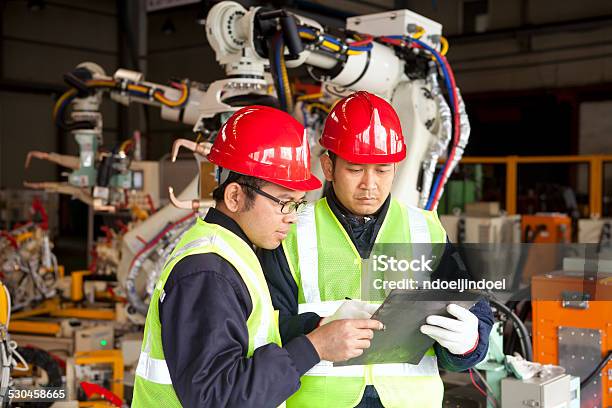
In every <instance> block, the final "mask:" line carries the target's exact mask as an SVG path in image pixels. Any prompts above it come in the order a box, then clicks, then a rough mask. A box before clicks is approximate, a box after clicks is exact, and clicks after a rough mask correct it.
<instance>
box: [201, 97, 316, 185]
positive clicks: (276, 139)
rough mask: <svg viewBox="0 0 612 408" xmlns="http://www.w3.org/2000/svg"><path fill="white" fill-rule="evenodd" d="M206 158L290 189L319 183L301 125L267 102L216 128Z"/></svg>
mask: <svg viewBox="0 0 612 408" xmlns="http://www.w3.org/2000/svg"><path fill="white" fill-rule="evenodd" d="M208 160H209V161H210V162H211V163H214V164H216V165H217V166H219V167H222V168H225V169H228V170H231V171H234V172H236V173H240V174H244V175H247V176H253V177H257V178H260V179H263V180H266V181H269V182H272V183H275V184H278V185H280V186H283V187H286V188H288V189H291V190H298V191H310V190H316V189H317V188H319V187H321V182H320V181H319V179H317V178H316V177H315V176H313V175H312V174H311V173H310V148H309V146H308V139H307V138H306V132H305V131H304V126H302V125H301V124H300V122H298V121H297V120H295V119H294V118H293V117H292V116H291V115H289V114H287V113H285V112H282V111H280V110H278V109H274V108H270V107H268V106H258V105H255V106H248V107H245V108H242V109H240V110H238V111H236V112H234V114H233V115H232V116H231V117H230V118H229V119H228V120H227V122H225V124H224V125H223V126H222V127H221V129H220V130H219V133H218V134H217V138H216V139H215V142H214V143H213V146H212V148H211V149H210V153H209V154H208Z"/></svg>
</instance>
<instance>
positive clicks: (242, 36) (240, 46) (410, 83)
mask: <svg viewBox="0 0 612 408" xmlns="http://www.w3.org/2000/svg"><path fill="white" fill-rule="evenodd" d="M206 34H207V37H208V41H209V43H210V44H211V46H212V47H213V49H214V50H215V53H216V56H217V61H218V62H219V63H220V64H222V65H223V66H224V67H225V70H226V73H227V75H228V76H231V77H233V78H235V77H245V78H246V77H256V78H263V76H264V72H265V68H266V67H267V66H269V70H270V73H271V74H272V77H273V82H274V84H275V88H276V91H277V96H278V99H279V101H280V106H281V108H283V109H285V110H286V111H288V112H292V113H294V114H295V116H297V117H304V115H303V114H300V113H299V112H295V111H294V107H293V98H292V96H291V88H290V86H289V82H288V78H287V68H293V67H297V66H300V65H306V66H307V67H308V70H309V72H310V74H311V76H313V77H314V78H315V79H317V80H318V81H320V82H321V83H322V88H323V93H324V95H326V96H331V97H332V98H340V97H342V96H346V95H347V94H349V93H350V92H352V91H355V90H367V91H369V92H372V93H375V94H377V95H379V96H381V97H383V98H386V99H387V100H389V101H390V102H391V104H392V105H393V106H394V107H395V108H396V110H397V111H398V114H399V117H400V120H401V122H402V125H403V128H404V133H405V135H406V139H407V147H408V156H407V159H406V160H405V161H404V162H403V163H402V164H401V165H400V167H399V169H398V175H397V178H396V183H395V185H394V187H393V190H392V194H393V195H394V196H395V197H396V198H398V199H400V200H401V201H403V202H405V203H406V204H409V205H415V206H416V205H418V206H420V207H423V208H427V209H435V208H436V206H437V203H438V201H439V199H440V196H441V194H442V190H443V186H444V184H445V182H446V180H447V179H448V177H449V175H450V174H451V172H452V170H453V168H454V167H455V166H456V164H457V162H458V161H459V159H460V158H461V155H462V153H463V149H464V148H465V145H466V144H467V139H468V137H469V122H468V120H467V115H466V114H465V109H464V107H463V103H462V100H461V97H460V94H459V91H458V89H457V87H456V85H455V80H454V77H453V74H452V70H451V68H450V65H449V64H448V62H447V61H446V58H445V57H444V54H445V53H446V50H447V49H448V43H447V42H446V40H445V39H444V38H443V37H442V26H441V25H440V24H439V23H436V22H435V21H432V20H430V19H427V18H425V17H423V16H421V15H418V14H416V13H413V12H410V11H408V10H397V11H390V12H386V13H378V14H372V15H365V16H358V17H351V18H349V19H347V22H346V28H345V29H344V30H343V31H342V32H341V34H340V35H339V36H334V35H331V34H329V33H327V32H325V30H324V29H323V27H322V26H321V25H320V24H319V23H318V22H316V21H313V20H311V19H309V18H305V17H303V16H299V15H297V14H292V13H289V12H287V11H285V10H268V9H265V8H262V7H253V8H251V9H249V10H246V9H245V8H244V7H243V6H241V5H240V4H238V3H235V2H232V1H223V2H220V3H217V4H216V5H215V6H214V7H213V8H212V9H211V10H210V12H209V14H208V17H207V20H206ZM442 85H443V86H444V88H442ZM443 89H445V90H446V94H447V98H445V97H444V92H443ZM447 100H448V102H447ZM315 144H316V142H315V141H311V145H315ZM313 156H315V155H313ZM443 156H447V160H446V161H445V163H444V166H443V167H442V169H441V170H440V171H439V173H438V176H437V177H435V178H434V175H435V169H436V165H437V164H438V159H439V158H440V157H443ZM317 166H318V163H316V162H314V163H313V167H315V172H316V167H317Z"/></svg>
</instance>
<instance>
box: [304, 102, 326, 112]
mask: <svg viewBox="0 0 612 408" xmlns="http://www.w3.org/2000/svg"><path fill="white" fill-rule="evenodd" d="M313 108H319V109H321V110H323V111H325V113H329V112H331V108H330V107H329V106H327V105H324V104H322V103H319V102H313V103H309V104H308V105H307V109H308V110H309V111H310V110H312V109H313Z"/></svg>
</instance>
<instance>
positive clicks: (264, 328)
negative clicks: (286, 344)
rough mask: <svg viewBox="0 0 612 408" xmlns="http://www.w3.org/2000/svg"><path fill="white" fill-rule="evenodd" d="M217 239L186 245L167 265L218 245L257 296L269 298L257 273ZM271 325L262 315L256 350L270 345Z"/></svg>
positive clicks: (202, 240)
mask: <svg viewBox="0 0 612 408" xmlns="http://www.w3.org/2000/svg"><path fill="white" fill-rule="evenodd" d="M216 238H217V239H215V241H214V242H212V240H211V239H210V237H205V238H200V239H196V240H195V241H192V242H190V243H188V244H186V245H185V246H183V247H182V248H181V249H180V250H178V251H177V252H176V253H175V254H174V255H173V256H172V257H171V258H170V259H169V260H168V262H166V265H168V264H170V263H171V262H172V261H173V260H174V259H176V258H178V257H180V256H183V255H184V254H185V253H186V252H188V251H191V250H193V249H195V248H198V247H200V246H206V245H217V246H218V247H219V248H221V249H222V250H223V251H224V252H226V253H227V254H229V255H230V256H231V257H232V258H231V259H232V262H233V263H236V264H238V266H239V267H240V269H242V271H244V272H246V274H247V275H248V276H249V279H250V280H251V282H252V283H253V284H254V285H255V290H256V291H257V295H258V296H260V298H264V297H265V296H268V295H267V294H266V292H265V291H264V290H263V288H262V287H261V285H259V279H258V278H257V274H256V273H255V271H253V270H252V269H251V268H250V267H249V266H248V265H247V263H246V262H244V261H243V260H242V258H241V257H240V256H238V254H237V253H236V251H234V249H233V248H232V247H230V246H229V245H228V244H227V243H226V242H225V241H223V240H222V239H220V238H219V237H216ZM160 290H163V288H161V289H160ZM270 324H272V322H271V321H270V319H269V315H268V314H266V313H262V316H261V323H260V325H259V327H258V328H257V333H256V334H255V338H254V339H253V349H254V350H256V349H258V348H259V347H261V346H265V345H266V344H268V343H269V342H268V326H269V325H270Z"/></svg>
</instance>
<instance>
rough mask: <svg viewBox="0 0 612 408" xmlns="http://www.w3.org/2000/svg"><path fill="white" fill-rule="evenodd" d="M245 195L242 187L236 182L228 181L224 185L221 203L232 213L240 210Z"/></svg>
mask: <svg viewBox="0 0 612 408" xmlns="http://www.w3.org/2000/svg"><path fill="white" fill-rule="evenodd" d="M244 202H245V196H244V192H243V191H242V187H240V184H238V183H229V184H228V185H227V186H226V187H225V192H224V194H223V203H224V204H225V207H227V209H228V210H229V211H231V212H233V213H237V212H240V211H241V210H242V208H243V207H244Z"/></svg>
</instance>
